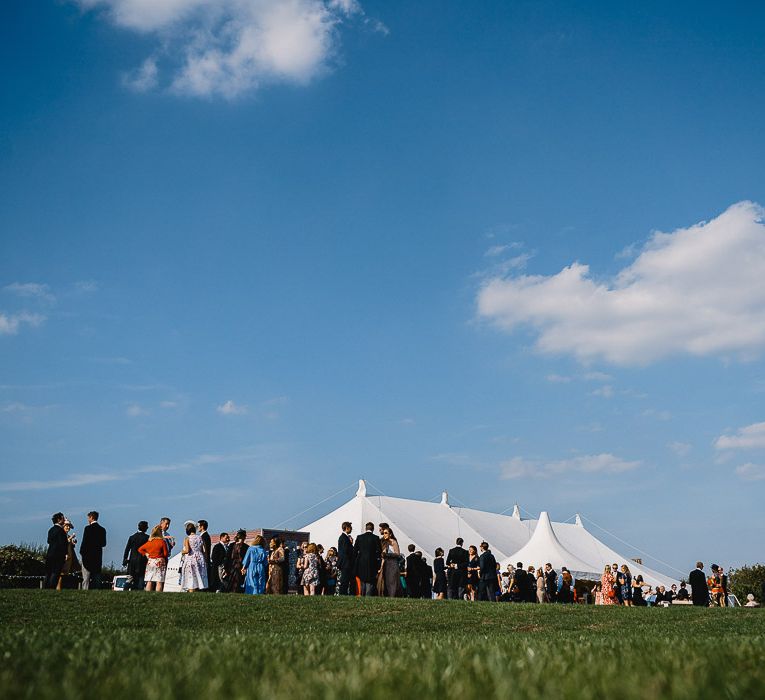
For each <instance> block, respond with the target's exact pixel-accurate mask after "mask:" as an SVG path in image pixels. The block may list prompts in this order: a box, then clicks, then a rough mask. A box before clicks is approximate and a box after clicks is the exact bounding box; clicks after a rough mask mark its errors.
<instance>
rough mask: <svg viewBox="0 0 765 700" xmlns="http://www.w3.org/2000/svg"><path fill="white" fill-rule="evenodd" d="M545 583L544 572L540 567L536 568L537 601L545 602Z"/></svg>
mask: <svg viewBox="0 0 765 700" xmlns="http://www.w3.org/2000/svg"><path fill="white" fill-rule="evenodd" d="M545 584H546V581H545V572H544V571H543V570H542V569H537V603H546V602H547V592H546V589H545Z"/></svg>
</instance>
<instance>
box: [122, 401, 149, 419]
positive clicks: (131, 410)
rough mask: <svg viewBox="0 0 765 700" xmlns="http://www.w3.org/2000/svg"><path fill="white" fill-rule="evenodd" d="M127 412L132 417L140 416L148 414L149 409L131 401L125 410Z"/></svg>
mask: <svg viewBox="0 0 765 700" xmlns="http://www.w3.org/2000/svg"><path fill="white" fill-rule="evenodd" d="M125 414H126V415H128V416H130V417H131V418H138V417H139V416H148V415H149V411H148V410H147V409H145V408H144V407H143V406H141V405H140V404H137V403H131V404H130V405H129V406H128V407H127V409H126V410H125Z"/></svg>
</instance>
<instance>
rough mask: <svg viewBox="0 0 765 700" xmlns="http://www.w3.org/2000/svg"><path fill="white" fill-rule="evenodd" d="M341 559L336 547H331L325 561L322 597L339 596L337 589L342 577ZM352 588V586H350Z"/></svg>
mask: <svg viewBox="0 0 765 700" xmlns="http://www.w3.org/2000/svg"><path fill="white" fill-rule="evenodd" d="M339 561H340V559H339V557H338V555H337V550H336V549H335V548H334V547H330V548H329V549H328V550H327V556H326V557H325V559H324V570H325V571H326V574H325V579H324V580H325V583H324V590H323V591H322V595H339V591H338V589H337V581H338V578H339V576H340V568H339ZM349 587H350V584H349Z"/></svg>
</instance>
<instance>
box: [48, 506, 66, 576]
mask: <svg viewBox="0 0 765 700" xmlns="http://www.w3.org/2000/svg"><path fill="white" fill-rule="evenodd" d="M51 520H52V521H53V526H52V527H51V528H50V530H48V552H47V553H46V555H45V587H46V588H56V586H57V585H58V578H59V576H60V575H61V569H63V568H64V562H65V561H66V553H67V549H68V547H69V540H68V539H67V536H66V533H65V532H64V514H63V513H54V514H53V516H52V517H51Z"/></svg>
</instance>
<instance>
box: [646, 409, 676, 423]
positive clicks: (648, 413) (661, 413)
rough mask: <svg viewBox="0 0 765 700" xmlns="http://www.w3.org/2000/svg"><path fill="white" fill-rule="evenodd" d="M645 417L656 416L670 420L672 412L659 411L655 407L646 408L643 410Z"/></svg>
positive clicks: (659, 418) (658, 418)
mask: <svg viewBox="0 0 765 700" xmlns="http://www.w3.org/2000/svg"><path fill="white" fill-rule="evenodd" d="M643 415H644V416H645V417H646V418H656V419H657V420H672V414H671V413H670V412H669V411H659V410H657V409H655V408H647V409H646V410H645V411H643Z"/></svg>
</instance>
